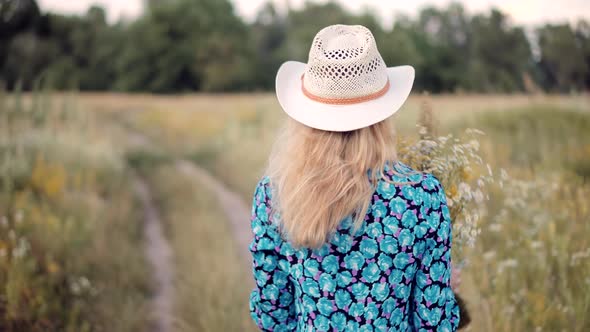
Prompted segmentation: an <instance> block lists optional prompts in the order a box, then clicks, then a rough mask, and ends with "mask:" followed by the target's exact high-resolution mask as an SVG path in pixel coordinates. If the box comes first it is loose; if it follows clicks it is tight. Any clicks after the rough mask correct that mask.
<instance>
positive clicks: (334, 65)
mask: <svg viewBox="0 0 590 332" xmlns="http://www.w3.org/2000/svg"><path fill="white" fill-rule="evenodd" d="M386 69H387V66H386V65H385V62H384V61H383V58H382V57H381V54H379V51H378V50H377V44H376V42H375V38H374V37H373V34H372V33H371V31H370V30H369V29H367V28H365V27H364V26H361V25H352V26H351V25H332V26H328V27H326V28H324V29H322V30H321V31H320V32H318V33H317V35H316V36H315V38H314V40H313V43H312V46H311V49H310V51H309V59H308V62H307V66H306V69H305V73H304V75H303V82H302V84H303V86H302V88H303V89H304V91H305V92H306V93H307V94H308V96H315V97H318V98H322V99H331V100H340V99H342V100H345V99H346V100H348V99H354V98H363V97H367V96H371V95H375V94H378V93H380V91H384V89H386V88H387V87H388V84H389V82H388V76H387V71H386Z"/></svg>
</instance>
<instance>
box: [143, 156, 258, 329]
mask: <svg viewBox="0 0 590 332" xmlns="http://www.w3.org/2000/svg"><path fill="white" fill-rule="evenodd" d="M149 172H150V174H151V176H150V180H151V181H150V183H151V187H152V188H154V194H155V196H156V197H157V198H158V206H159V207H160V210H161V213H162V219H163V220H164V222H165V226H166V231H167V234H168V238H169V240H170V241H171V243H172V248H173V251H174V263H175V266H176V276H177V277H176V280H175V285H174V286H175V293H176V302H175V310H174V311H175V314H176V315H177V316H176V317H175V331H205V332H206V331H211V332H215V331H256V328H255V325H254V324H253V323H252V320H251V319H250V315H249V311H248V295H249V292H250V290H249V289H248V288H247V283H246V282H245V280H247V279H246V278H245V275H244V273H245V269H244V264H243V262H242V261H241V260H240V257H239V256H238V255H237V249H236V247H235V243H234V241H233V239H232V233H231V231H230V229H229V223H228V222H227V221H226V220H225V217H224V214H223V213H222V211H221V210H220V207H219V205H218V203H217V202H216V201H215V198H214V197H213V196H212V194H211V193H209V192H207V191H206V190H205V189H204V188H203V187H202V185H201V184H200V183H198V182H196V180H195V179H193V178H191V177H190V176H188V175H186V174H183V173H181V172H179V171H178V169H177V168H176V167H175V166H174V164H171V163H169V164H160V165H159V166H157V167H155V168H154V169H151V170H150V171H149ZM245 222H247V221H245Z"/></svg>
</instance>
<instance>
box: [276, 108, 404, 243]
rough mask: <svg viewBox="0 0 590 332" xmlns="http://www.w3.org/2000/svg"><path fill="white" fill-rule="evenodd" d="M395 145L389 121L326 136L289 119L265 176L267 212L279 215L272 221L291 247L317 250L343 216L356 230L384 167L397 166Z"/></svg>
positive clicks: (392, 129) (394, 137)
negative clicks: (269, 190) (269, 198)
mask: <svg viewBox="0 0 590 332" xmlns="http://www.w3.org/2000/svg"><path fill="white" fill-rule="evenodd" d="M395 145H396V135H395V132H394V128H393V126H392V125H391V123H390V122H389V120H386V121H381V122H378V123H376V124H374V125H371V126H369V127H365V128H362V129H358V130H354V131H348V132H331V131H323V130H318V129H314V128H311V127H307V126H305V125H302V124H300V123H298V122H296V121H294V120H292V119H290V118H289V119H288V121H287V123H286V126H285V127H284V128H282V130H281V135H280V136H279V139H278V140H277V142H276V143H275V145H274V147H273V151H272V153H271V157H270V159H269V164H268V168H267V171H266V174H267V175H268V176H269V178H270V183H271V185H272V190H273V195H272V197H273V210H274V211H277V212H279V215H280V218H279V219H280V220H275V222H276V223H277V224H278V225H279V226H280V229H281V231H282V233H283V234H284V235H285V237H286V238H287V239H288V240H289V242H290V243H291V245H293V246H294V247H307V248H319V247H321V246H322V245H323V244H324V243H325V242H327V241H328V239H329V237H330V236H331V235H332V234H333V233H334V232H335V231H336V229H337V228H338V225H339V223H340V222H341V221H342V220H343V219H344V218H346V217H347V216H354V227H353V229H354V230H355V231H356V230H357V229H358V228H359V227H360V226H361V224H362V222H363V220H364V218H365V214H366V212H367V210H368V209H369V204H370V201H371V195H372V193H373V192H374V190H375V186H376V185H377V182H378V181H379V180H380V179H386V177H385V176H384V174H383V167H384V165H385V163H386V162H395V161H397V153H396V149H395ZM369 170H370V172H368V171H369ZM392 171H394V172H395V169H393V168H392ZM390 182H391V181H390ZM273 214H274V213H273Z"/></svg>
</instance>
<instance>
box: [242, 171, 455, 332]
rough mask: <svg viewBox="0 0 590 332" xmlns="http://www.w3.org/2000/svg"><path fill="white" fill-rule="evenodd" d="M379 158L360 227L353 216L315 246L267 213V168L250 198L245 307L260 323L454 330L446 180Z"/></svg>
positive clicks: (296, 327) (268, 326) (269, 326)
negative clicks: (296, 239) (283, 230)
mask: <svg viewBox="0 0 590 332" xmlns="http://www.w3.org/2000/svg"><path fill="white" fill-rule="evenodd" d="M391 167H395V168H396V170H397V171H398V172H402V173H404V174H407V173H408V172H410V171H412V169H411V168H410V167H409V166H407V165H405V164H403V163H401V162H399V161H398V162H396V163H394V164H393V166H392V165H389V164H387V165H386V166H385V167H384V171H385V174H386V176H388V177H390V179H391V180H393V181H411V182H417V183H415V184H401V185H394V184H390V183H388V182H386V181H384V180H381V181H380V182H379V183H378V185H377V188H376V191H375V193H374V195H373V198H372V200H371V205H370V208H369V211H368V212H367V215H366V217H365V220H364V222H363V225H362V227H361V228H360V229H359V230H358V231H357V232H356V233H354V234H351V233H352V222H353V221H352V217H348V218H346V219H345V220H343V221H342V222H341V225H339V227H338V230H337V232H336V233H335V234H334V236H333V237H332V238H331V239H330V241H329V242H328V243H326V244H324V245H323V246H322V247H321V248H319V249H308V248H302V249H298V250H296V249H294V248H293V247H292V246H291V245H290V244H289V243H288V242H287V241H284V240H283V238H282V237H281V235H280V233H279V230H278V228H277V226H276V225H275V224H274V223H273V220H274V218H279V216H278V214H274V215H271V210H270V206H271V199H272V193H271V188H270V182H269V178H268V177H263V178H262V179H261V180H260V182H259V183H258V185H257V187H256V191H255V195H254V199H253V206H252V219H251V222H252V223H251V226H252V232H253V233H254V239H253V241H252V243H251V244H250V247H249V249H250V252H251V253H252V258H253V274H254V279H255V282H256V287H255V289H254V290H253V291H252V293H251V295H250V314H251V316H252V319H253V320H254V322H255V323H256V324H257V325H258V327H259V328H260V329H261V330H263V331H455V330H457V326H458V325H459V307H458V305H457V302H456V299H455V296H454V294H453V291H452V290H451V287H450V275H451V265H450V263H451V221H450V215H449V208H448V206H447V202H446V197H445V193H444V190H443V188H442V186H441V184H440V182H439V181H438V179H437V178H436V177H435V176H433V175H431V174H427V173H419V174H413V175H407V176H404V177H400V176H399V175H394V174H393V173H392V172H391Z"/></svg>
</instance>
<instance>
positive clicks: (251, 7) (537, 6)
mask: <svg viewBox="0 0 590 332" xmlns="http://www.w3.org/2000/svg"><path fill="white" fill-rule="evenodd" d="M231 1H232V2H233V3H234V8H235V10H236V12H237V13H238V14H239V15H241V16H242V17H244V18H245V19H246V20H252V19H253V18H254V16H255V14H256V12H257V11H258V9H259V8H260V6H261V5H263V4H264V3H266V2H267V1H268V0H231ZM451 1H452V0H414V1H400V0H393V1H383V0H355V1H350V0H349V1H346V0H337V2H339V3H341V4H342V5H343V6H344V7H345V8H348V9H349V10H351V11H361V10H363V9H365V8H370V9H372V10H373V11H374V12H375V13H377V14H378V15H379V16H380V18H381V19H382V21H383V23H384V24H385V25H386V26H387V25H390V24H391V21H392V19H393V17H394V13H403V14H408V15H415V14H416V13H417V12H418V10H419V9H420V8H421V7H424V6H426V5H435V6H445V5H447V4H448V3H449V2H451ZM37 2H38V3H39V5H40V7H41V9H42V10H46V11H55V12H61V13H70V14H79V13H84V12H85V11H86V10H87V9H88V7H89V6H91V5H92V4H99V5H101V6H103V7H104V8H106V9H107V12H108V15H109V21H111V22H115V21H117V20H118V19H119V18H127V19H133V18H135V17H137V16H138V15H140V14H141V12H142V9H143V0H37ZM273 2H274V3H276V4H277V5H278V6H279V7H280V8H281V7H282V8H285V7H286V4H287V3H289V4H290V6H291V7H294V8H300V7H301V6H302V5H303V3H304V2H305V0H273ZM315 2H326V1H322V0H319V1H315ZM462 2H463V5H464V6H465V8H466V9H467V10H468V11H469V12H470V13H476V12H481V11H486V10H488V9H489V8H491V7H496V8H499V9H501V10H502V11H503V12H504V13H507V14H508V15H509V16H510V17H511V18H512V20H513V21H514V22H515V23H517V24H523V25H536V24H541V23H544V22H554V23H560V22H565V21H569V22H575V21H577V20H578V19H580V18H585V19H586V20H590V1H589V0H469V1H462Z"/></svg>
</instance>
